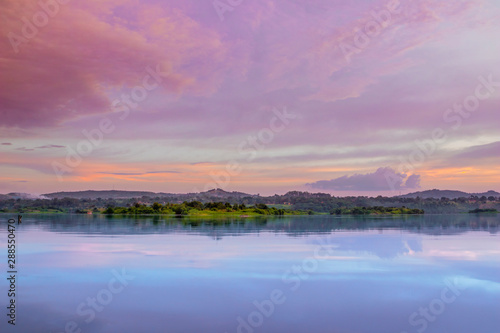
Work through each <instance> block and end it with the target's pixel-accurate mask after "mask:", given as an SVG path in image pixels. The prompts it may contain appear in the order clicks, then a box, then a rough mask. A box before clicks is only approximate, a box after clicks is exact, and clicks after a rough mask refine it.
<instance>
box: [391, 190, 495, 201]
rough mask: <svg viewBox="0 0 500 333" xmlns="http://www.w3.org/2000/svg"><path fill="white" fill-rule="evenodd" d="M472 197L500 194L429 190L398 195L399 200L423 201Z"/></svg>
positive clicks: (492, 192)
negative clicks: (413, 199) (417, 198)
mask: <svg viewBox="0 0 500 333" xmlns="http://www.w3.org/2000/svg"><path fill="white" fill-rule="evenodd" d="M471 196H478V197H482V196H485V197H500V193H498V192H495V191H488V192H484V193H467V192H462V191H452V190H437V189H434V190H427V191H421V192H413V193H408V194H405V195H398V196H397V197H398V198H416V197H420V198H422V199H428V198H433V199H440V198H443V197H445V198H448V199H458V198H469V197H471Z"/></svg>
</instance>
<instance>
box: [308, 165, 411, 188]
mask: <svg viewBox="0 0 500 333" xmlns="http://www.w3.org/2000/svg"><path fill="white" fill-rule="evenodd" d="M306 186H310V187H312V188H313V189H320V190H327V191H388V190H407V189H417V188H420V175H410V176H408V175H406V174H403V173H397V172H396V171H394V169H392V168H389V167H385V168H379V169H377V171H375V172H373V173H367V174H354V175H352V176H347V175H346V176H342V177H338V178H335V179H331V180H319V181H316V182H314V183H308V184H306Z"/></svg>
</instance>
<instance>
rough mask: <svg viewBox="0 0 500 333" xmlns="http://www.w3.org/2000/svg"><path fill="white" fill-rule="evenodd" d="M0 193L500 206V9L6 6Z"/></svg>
mask: <svg viewBox="0 0 500 333" xmlns="http://www.w3.org/2000/svg"><path fill="white" fill-rule="evenodd" d="M1 6H2V10H1V13H0V16H1V20H0V35H1V36H2V38H1V39H0V71H1V76H0V193H8V192H29V193H37V194H42V193H49V192H56V191H76V190H87V189H91V190H105V189H116V190H144V191H155V192H168V193H188V192H200V191H206V190H208V189H211V188H215V187H218V188H223V189H225V190H228V191H242V192H247V193H253V194H257V193H259V194H261V195H271V194H275V193H285V192H287V191H290V190H301V191H310V192H327V193H332V194H333V195H337V196H345V195H366V196H376V195H380V194H381V195H398V194H400V193H408V192H414V191H418V190H426V189H434V188H440V189H456V190H463V191H467V192H483V191H487V190H496V191H500V163H499V162H500V154H499V152H500V134H499V133H500V132H499V130H498V129H499V127H500V126H499V125H500V113H499V111H500V110H499V106H500V66H499V65H500V61H499V59H500V43H498V31H499V29H500V19H499V18H500V2H498V1H496V0H457V1H438V0H421V1H416V0H400V1H398V0H390V1H387V0H384V1H379V0H362V1H361V0H358V1H339V0H274V1H271V0H265V1H264V0H252V1H246V0H231V1H229V0H220V1H219V0H215V1H213V0H161V1H160V0H147V1H138V0H120V1H117V0H99V1H97V0H87V1H71V0H59V1H57V0H41V1H40V2H37V1H27V0H5V1H2V4H1Z"/></svg>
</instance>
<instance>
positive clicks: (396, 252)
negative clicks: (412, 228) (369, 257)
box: [328, 234, 422, 259]
mask: <svg viewBox="0 0 500 333" xmlns="http://www.w3.org/2000/svg"><path fill="white" fill-rule="evenodd" d="M328 245H329V246H334V247H336V249H335V250H337V251H355V252H369V253H371V254H374V255H376V256H377V257H379V258H384V259H391V258H395V257H397V256H400V255H413V254H415V253H416V252H422V240H421V239H420V238H418V237H407V236H404V237H403V236H401V235H399V234H398V235H382V234H373V235H359V234H358V235H355V236H354V235H353V236H340V237H337V235H335V236H334V237H333V238H331V239H330V240H329V241H328Z"/></svg>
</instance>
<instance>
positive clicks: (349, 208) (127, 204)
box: [0, 189, 500, 216]
mask: <svg viewBox="0 0 500 333" xmlns="http://www.w3.org/2000/svg"><path fill="white" fill-rule="evenodd" d="M112 192H113V193H114V192H117V191H112ZM92 193H93V192H92ZM97 193H100V192H97ZM97 193H93V194H92V196H91V197H89V198H70V197H64V198H40V199H28V198H12V197H8V198H5V197H6V196H4V198H3V199H2V197H0V212H5V213H11V212H19V213H30V212H37V213H38V212H40V213H55V212H58V213H83V214H85V213H88V212H92V213H100V212H102V211H104V210H107V209H108V208H113V214H116V213H115V212H114V210H115V209H116V210H117V211H118V212H120V213H121V214H172V215H175V214H179V215H185V214H186V213H189V214H190V215H193V214H199V215H216V214H226V215H228V214H229V215H231V214H232V215H234V216H236V215H266V214H268V215H275V214H279V211H280V209H281V210H283V211H285V213H284V214H287V215H289V214H329V213H332V212H333V214H336V212H337V210H338V209H340V213H341V214H352V212H353V211H355V212H357V214H361V213H360V210H363V208H362V207H366V209H365V210H369V212H368V213H367V214H411V212H408V211H404V209H419V210H424V211H425V213H426V214H456V213H467V212H469V211H471V210H474V209H496V210H497V211H500V197H498V196H493V195H492V196H475V195H471V196H469V197H460V198H455V199H448V198H445V197H442V198H440V199H435V198H421V197H418V196H417V197H415V198H403V197H383V196H377V197H366V196H359V197H335V196H332V195H330V194H327V193H309V192H299V191H291V192H288V193H286V194H283V195H273V196H259V195H249V194H245V193H240V192H225V191H222V190H220V189H219V190H217V191H208V192H203V193H187V194H157V193H152V192H151V196H148V195H143V196H141V197H139V196H138V197H134V198H118V197H117V195H118V194H116V193H115V194H116V195H115V196H114V197H103V198H100V197H97V198H95V196H96V195H98V194H97ZM144 193H146V194H149V192H137V193H136V192H132V194H131V195H135V194H137V195H140V194H144ZM61 195H63V194H61ZM89 196H90V194H89ZM193 202H195V203H194V204H193ZM155 203H157V204H158V205H160V206H155ZM260 204H262V205H265V206H266V207H268V208H267V209H262V208H259V207H258V205H260ZM193 205H194V206H193ZM214 205H215V206H214ZM226 205H228V206H226ZM229 206H230V207H229ZM243 206H244V207H245V208H242V207H243ZM154 207H156V208H154ZM159 207H161V208H159ZM252 207H253V208H252ZM382 208H383V209H382ZM395 208H396V209H395ZM228 209H229V210H228ZM259 209H260V210H259ZM397 209H399V210H403V211H401V213H399V212H398V211H397ZM262 210H263V211H264V213H263V212H262ZM393 212H394V213H393ZM416 214H420V213H416Z"/></svg>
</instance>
